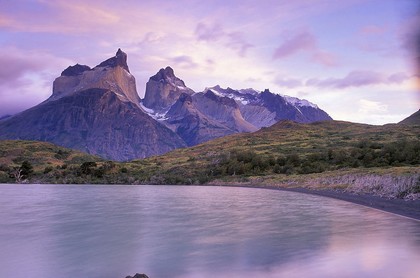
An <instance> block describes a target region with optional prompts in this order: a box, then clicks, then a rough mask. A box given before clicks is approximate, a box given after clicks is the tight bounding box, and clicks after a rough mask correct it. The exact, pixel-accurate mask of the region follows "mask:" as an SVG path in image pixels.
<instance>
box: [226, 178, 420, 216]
mask: <svg viewBox="0 0 420 278" xmlns="http://www.w3.org/2000/svg"><path fill="white" fill-rule="evenodd" d="M224 186H231V187H246V188H261V189H270V190H280V191H290V192H298V193H305V194H312V195H318V196H323V197H329V198H334V199H338V200H342V201H347V202H351V203H355V204H358V205H363V206H367V207H371V208H374V209H379V210H382V211H386V212H390V213H394V214H398V215H401V216H405V217H409V218H412V219H416V220H419V221H420V200H408V201H407V200H403V199H386V198H383V197H379V196H374V195H366V194H351V193H348V192H343V191H340V190H328V189H325V190H313V189H307V188H299V187H297V188H286V187H279V186H252V185H224Z"/></svg>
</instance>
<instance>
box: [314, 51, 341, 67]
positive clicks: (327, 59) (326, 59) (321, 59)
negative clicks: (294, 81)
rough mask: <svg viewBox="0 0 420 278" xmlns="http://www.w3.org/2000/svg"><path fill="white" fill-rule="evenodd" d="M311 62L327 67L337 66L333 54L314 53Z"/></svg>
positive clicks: (324, 52)
mask: <svg viewBox="0 0 420 278" xmlns="http://www.w3.org/2000/svg"><path fill="white" fill-rule="evenodd" d="M312 60H314V61H315V62H317V63H319V64H321V65H324V66H327V67H335V66H337V65H338V62H337V58H336V57H335V56H334V55H333V54H331V53H329V52H326V51H322V50H319V51H316V52H315V53H314V54H313V55H312Z"/></svg>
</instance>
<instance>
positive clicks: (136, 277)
mask: <svg viewBox="0 0 420 278" xmlns="http://www.w3.org/2000/svg"><path fill="white" fill-rule="evenodd" d="M125 278H149V276H147V275H146V274H140V273H136V274H135V275H134V276H130V275H129V276H127V277H125Z"/></svg>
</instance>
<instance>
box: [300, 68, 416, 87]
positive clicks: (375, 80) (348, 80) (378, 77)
mask: <svg viewBox="0 0 420 278" xmlns="http://www.w3.org/2000/svg"><path fill="white" fill-rule="evenodd" d="M409 78H410V77H409V76H408V75H407V74H405V73H394V74H391V75H389V76H387V75H385V74H383V73H379V72H375V71H352V72H350V73H349V74H347V75H346V76H345V77H342V78H327V79H317V78H314V79H309V80H307V81H306V83H305V85H306V86H313V87H320V88H337V89H344V88H349V87H362V86H369V85H379V84H390V83H398V84H400V83H402V82H404V81H405V80H407V79H409Z"/></svg>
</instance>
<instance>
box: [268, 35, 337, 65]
mask: <svg viewBox="0 0 420 278" xmlns="http://www.w3.org/2000/svg"><path fill="white" fill-rule="evenodd" d="M300 52H306V53H309V55H310V57H311V59H312V61H314V62H316V63H318V64H321V65H324V66H329V67H331V66H336V65H337V59H336V57H335V56H334V55H333V54H332V53H329V52H327V51H325V50H321V49H320V48H319V47H318V41H317V38H316V37H315V35H314V34H312V33H311V32H308V31H304V32H300V33H297V34H294V35H293V36H291V37H289V38H287V39H286V40H285V41H284V42H283V43H281V44H280V46H279V47H278V48H277V49H276V50H275V51H274V54H273V59H274V60H276V59H284V58H287V57H290V56H293V55H295V54H297V53H300Z"/></svg>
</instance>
